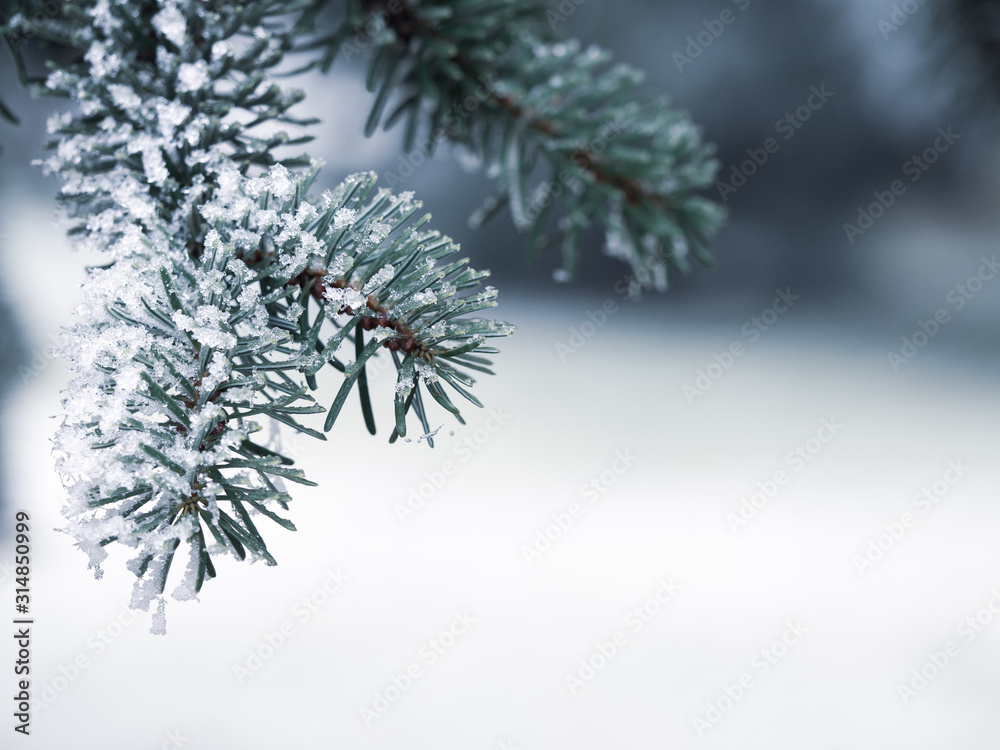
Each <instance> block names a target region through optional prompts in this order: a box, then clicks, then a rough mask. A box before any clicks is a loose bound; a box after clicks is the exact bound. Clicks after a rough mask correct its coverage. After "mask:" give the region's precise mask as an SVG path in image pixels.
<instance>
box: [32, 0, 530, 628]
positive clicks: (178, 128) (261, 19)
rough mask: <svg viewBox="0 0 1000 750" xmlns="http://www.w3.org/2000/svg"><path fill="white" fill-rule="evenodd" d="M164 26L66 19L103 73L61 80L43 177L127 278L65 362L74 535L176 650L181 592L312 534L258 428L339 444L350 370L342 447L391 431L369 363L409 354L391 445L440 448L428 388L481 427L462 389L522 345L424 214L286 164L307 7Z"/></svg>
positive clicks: (104, 294)
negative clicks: (384, 426)
mask: <svg viewBox="0 0 1000 750" xmlns="http://www.w3.org/2000/svg"><path fill="white" fill-rule="evenodd" d="M156 5H157V7H156V9H155V10H156V12H155V13H150V12H147V10H148V9H147V8H146V6H141V5H137V4H134V3H128V2H120V1H116V0H100V2H90V3H88V2H82V3H75V4H71V5H67V6H65V7H63V9H62V12H63V13H64V14H68V15H70V16H74V20H75V21H76V23H75V25H71V26H70V27H69V28H72V29H74V31H73V32H71V33H72V35H73V36H74V41H75V43H76V44H77V45H78V46H81V47H83V48H85V49H86V50H87V52H86V54H85V55H84V57H83V59H82V61H81V62H79V63H76V64H71V65H69V66H67V67H64V68H61V69H58V70H56V71H55V72H54V73H52V75H51V76H50V77H49V79H48V82H47V89H48V90H50V91H52V92H56V93H61V94H65V95H67V96H69V97H71V98H72V99H74V100H75V102H76V103H77V105H78V109H77V111H76V113H75V114H72V115H59V116H56V117H53V118H52V119H51V120H50V132H51V133H52V135H53V136H54V140H53V143H52V147H53V155H52V156H51V157H50V158H48V159H47V160H45V162H44V163H43V166H44V167H45V169H46V170H47V171H48V172H50V173H54V174H58V175H59V176H60V177H61V178H62V180H63V188H62V191H61V198H62V200H63V203H64V206H65V211H66V214H67V215H68V217H69V218H70V219H71V220H73V221H74V222H75V224H74V228H73V229H72V230H71V233H72V234H73V236H74V239H75V241H76V243H77V244H78V245H80V246H82V247H84V248H87V249H90V250H97V251H101V252H103V253H105V254H106V257H107V261H108V262H107V264H106V265H105V266H103V267H101V268H99V269H96V270H93V271H91V273H90V274H89V276H88V279H87V281H86V284H85V292H86V301H85V303H84V304H83V305H82V306H81V308H80V309H79V310H78V311H77V317H76V323H75V325H74V326H73V328H72V336H71V343H70V344H69V345H68V346H67V347H66V349H65V352H64V355H65V357H66V359H67V360H68V362H69V369H70V377H71V381H70V385H69V387H68V389H67V391H66V395H65V399H64V402H63V404H64V418H63V421H62V425H61V427H60V429H59V431H58V434H57V437H56V441H55V452H56V456H57V465H58V470H59V473H60V475H61V476H62V478H63V481H64V483H65V485H66V487H67V489H68V492H69V501H68V503H67V505H66V507H65V515H66V517H67V519H68V522H69V523H68V525H67V528H66V531H67V532H68V533H69V534H70V535H71V536H72V537H73V538H74V539H75V540H76V542H77V544H78V545H79V546H80V547H81V549H83V550H84V551H85V552H86V553H87V554H88V555H89V557H90V562H91V566H92V567H93V568H94V570H95V573H96V574H97V575H98V576H99V575H100V574H101V564H102V562H104V560H105V558H106V557H107V551H106V550H107V548H109V546H111V545H113V544H119V545H124V546H126V547H130V548H132V550H133V552H132V559H131V560H130V562H129V563H128V568H129V569H130V570H131V571H132V572H133V573H134V574H135V575H136V577H137V581H136V584H135V588H134V592H133V597H132V606H133V607H134V608H138V609H142V610H148V609H149V605H150V603H152V602H153V601H157V611H156V614H155V616H154V629H156V630H157V631H162V630H163V627H164V622H165V619H164V611H163V603H164V599H163V597H164V595H165V594H166V593H167V579H168V576H169V575H170V571H171V569H172V568H176V569H177V570H176V571H175V573H176V575H175V576H174V578H175V579H177V584H176V586H175V587H174V588H172V590H171V591H170V594H171V595H172V596H173V597H174V598H175V599H180V600H184V599H191V598H194V597H195V596H196V595H197V594H198V592H199V591H200V589H201V587H202V584H203V583H204V581H205V580H206V579H207V578H212V577H214V576H215V574H216V569H215V565H214V563H213V556H215V555H218V554H224V553H228V554H232V555H234V556H235V557H237V558H239V559H247V558H249V559H250V560H251V561H256V560H262V561H264V563H265V564H268V565H273V564H274V563H275V560H274V558H273V557H272V555H271V554H270V552H268V550H267V546H266V544H265V542H264V539H263V537H262V535H261V533H260V531H259V530H258V524H260V523H261V522H268V521H273V522H275V523H278V524H279V525H281V526H283V527H285V528H286V529H290V530H294V526H293V525H292V523H291V521H289V520H288V519H287V518H286V517H285V516H284V512H285V511H287V510H288V501H289V500H290V499H291V498H290V496H289V495H288V493H287V492H286V491H285V489H284V484H283V483H282V480H290V481H292V482H296V483H301V484H312V483H311V482H309V481H308V480H306V479H305V477H304V475H303V473H302V472H301V471H300V470H298V469H294V468H292V467H291V464H292V461H291V460H290V459H288V458H287V457H285V456H283V455H280V454H279V453H277V452H275V451H273V450H271V449H269V448H268V447H266V445H264V444H262V443H263V442H266V441H258V440H257V439H255V433H257V432H258V431H259V430H261V428H262V426H263V425H262V424H259V423H258V420H263V421H267V422H269V423H271V424H273V423H274V422H278V423H281V424H284V425H286V426H288V427H291V428H292V429H294V430H298V431H300V432H303V433H305V434H309V435H312V436H314V437H317V438H319V439H323V440H325V439H326V438H325V435H324V434H323V433H321V432H318V431H317V430H315V429H313V428H311V427H309V426H307V425H306V424H304V423H303V422H302V421H301V420H302V418H303V417H306V416H308V415H310V414H315V413H320V412H323V411H327V410H326V409H325V408H324V407H323V406H322V405H320V404H318V403H317V402H316V401H315V400H314V399H313V397H312V396H310V395H309V391H310V390H314V389H315V388H316V387H317V385H318V383H317V377H316V376H317V374H318V373H319V372H320V370H323V369H337V370H339V371H340V372H341V373H342V376H341V381H342V384H343V385H342V386H341V388H340V389H339V391H338V393H337V396H336V398H335V399H334V401H333V406H332V408H331V409H330V410H329V411H328V413H327V418H326V421H325V423H324V427H325V429H326V430H327V431H328V430H329V429H331V427H332V426H333V423H334V421H335V420H336V417H337V415H338V414H339V413H340V410H341V408H342V407H343V404H344V402H345V401H346V398H347V396H348V394H349V392H350V391H351V390H352V389H353V387H354V386H355V385H356V386H357V392H358V393H359V396H360V400H361V405H362V410H363V413H364V415H365V420H366V422H367V424H368V426H369V429H371V430H372V431H374V414H373V410H372V407H371V404H370V402H369V398H368V389H367V381H366V378H365V363H366V362H367V361H368V359H370V358H371V357H372V356H374V355H375V354H376V353H377V352H379V351H381V350H382V349H388V350H389V353H390V356H391V357H392V358H393V359H394V361H395V363H396V365H397V368H398V372H399V387H398V388H397V391H396V398H395V404H394V411H395V414H394V417H395V419H394V421H395V430H394V431H393V433H392V436H391V438H390V441H392V440H394V439H396V438H397V437H398V436H401V435H404V434H405V432H406V417H407V414H408V412H409V411H410V410H411V409H412V410H413V412H414V413H415V414H416V415H417V417H418V419H419V420H420V421H421V423H422V426H423V427H424V432H428V431H429V430H428V429H427V416H426V410H425V404H424V402H423V399H422V397H421V386H422V387H424V388H425V389H426V390H427V392H428V393H430V394H431V396H432V397H433V399H434V400H435V401H437V402H438V403H439V404H441V405H442V406H443V407H444V408H445V409H447V410H448V411H451V412H453V413H455V415H456V417H457V418H459V419H461V417H460V415H459V410H458V408H457V407H456V406H455V405H454V403H453V402H452V401H451V399H450V398H449V396H448V395H447V394H446V392H445V390H444V388H443V385H442V384H443V383H446V384H447V385H449V386H450V387H451V388H452V389H453V390H454V392H456V393H458V394H460V395H462V396H463V397H464V398H466V399H468V400H469V401H471V402H472V403H474V404H476V405H480V404H479V402H478V400H477V399H476V397H475V396H473V395H472V394H471V393H470V392H469V391H468V390H467V389H468V388H469V387H470V386H471V385H472V384H473V382H474V381H473V378H472V376H471V375H470V374H469V372H468V371H481V372H487V373H489V372H491V371H490V369H489V365H490V364H491V363H490V361H489V360H488V359H486V358H484V357H483V356H482V355H483V354H489V353H493V352H495V351H496V350H494V349H491V348H488V347H485V346H483V343H484V341H485V340H486V338H489V337H494V336H504V335H507V334H509V333H510V331H511V330H512V329H511V327H510V326H507V325H504V324H498V323H495V322H493V321H488V320H480V319H476V318H468V317H465V316H466V315H467V314H468V313H472V312H476V311H478V310H482V309H485V308H488V307H492V306H494V305H495V304H496V302H495V292H494V291H493V290H492V289H491V288H489V287H487V288H486V290H485V291H479V284H480V280H481V279H482V278H484V277H485V276H486V275H487V274H486V273H484V272H477V271H474V270H472V269H471V268H468V266H467V265H466V264H467V261H466V260H464V259H462V260H457V261H451V260H449V261H447V262H442V264H441V265H440V266H439V265H438V262H439V261H442V259H445V258H446V257H447V256H450V255H451V254H453V253H454V252H455V251H456V250H457V249H458V248H457V246H456V245H455V244H454V243H452V242H451V241H450V240H449V239H448V238H447V237H442V236H441V235H440V234H439V233H438V232H435V231H432V230H428V229H427V228H426V224H427V222H428V221H429V218H430V217H429V216H422V217H417V216H416V214H417V212H418V211H419V208H420V204H419V203H418V202H416V201H414V200H413V198H412V195H410V194H402V195H399V196H394V195H392V194H391V193H390V192H389V191H388V190H376V189H375V177H374V175H371V174H361V175H355V176H353V177H350V178H348V179H347V180H345V181H344V182H343V183H341V184H340V185H339V186H338V187H337V188H336V189H335V190H332V191H327V192H325V193H323V194H322V195H321V196H318V197H316V198H313V197H311V196H310V188H311V186H312V184H313V182H314V180H315V179H316V176H317V172H318V169H319V163H318V162H316V161H313V160H309V159H307V158H301V157H295V158H286V159H279V158H278V156H277V155H275V153H274V152H275V151H276V150H277V149H279V148H281V147H282V146H284V145H287V144H288V143H290V142H291V140H292V139H290V137H289V136H288V135H287V134H286V133H284V132H282V131H280V130H277V129H276V128H275V127H274V124H275V123H279V124H280V123H294V124H300V125H301V124H303V121H299V120H295V119H294V118H292V117H291V116H290V115H289V114H288V110H289V108H290V107H291V106H292V105H293V104H294V103H295V102H297V101H298V100H299V99H300V98H301V94H300V93H298V92H294V91H292V92H287V91H284V90H282V89H281V88H280V87H278V86H276V85H274V84H273V83H271V82H270V80H269V79H268V77H267V71H268V69H270V68H272V67H273V66H275V65H277V64H278V63H279V62H280V61H281V58H282V55H283V52H284V50H286V49H288V48H289V46H290V44H289V38H290V35H291V34H292V33H293V31H292V28H293V27H292V26H290V25H289V24H290V22H289V21H288V17H289V15H290V14H294V13H295V12H301V11H303V9H304V8H306V7H307V4H305V5H303V4H298V3H294V2H259V3H253V4H249V5H246V6H240V7H238V8H237V7H235V6H232V5H230V4H228V3H222V2H184V1H183V0H163V1H162V2H160V3H158V4H156ZM63 31H65V29H63ZM53 33H55V32H53ZM237 113H239V116H237ZM263 124H268V125H270V127H269V128H267V129H266V130H263V131H262V130H261V129H260V126H261V125H263ZM302 167H307V168H306V169H302ZM365 332H371V336H370V338H369V340H368V341H367V342H366V341H365ZM342 348H353V357H354V358H353V361H351V362H350V364H345V362H344V361H342V359H341V357H340V356H338V355H340V353H341V349H342ZM326 365H330V366H331V367H330V368H326ZM269 426H270V425H269Z"/></svg>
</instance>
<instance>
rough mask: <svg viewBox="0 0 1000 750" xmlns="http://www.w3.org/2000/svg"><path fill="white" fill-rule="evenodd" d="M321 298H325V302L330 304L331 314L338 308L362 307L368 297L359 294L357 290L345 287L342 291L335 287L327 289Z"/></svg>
mask: <svg viewBox="0 0 1000 750" xmlns="http://www.w3.org/2000/svg"><path fill="white" fill-rule="evenodd" d="M323 296H324V297H326V299H327V301H328V302H330V304H331V309H330V312H331V313H335V312H337V309H338V307H344V306H348V307H352V308H354V307H358V308H361V307H364V306H365V304H366V303H367V302H368V297H367V296H365V295H364V294H362V293H361V292H359V291H358V290H357V289H352V288H351V287H345V288H343V289H338V288H337V287H329V288H327V289H326V291H324V293H323Z"/></svg>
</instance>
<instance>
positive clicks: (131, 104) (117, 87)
mask: <svg viewBox="0 0 1000 750" xmlns="http://www.w3.org/2000/svg"><path fill="white" fill-rule="evenodd" d="M108 93H109V94H111V99H112V100H113V101H114V103H115V104H117V105H118V106H119V107H121V108H122V109H124V110H134V109H139V107H140V106H142V99H140V98H139V95H138V94H136V93H135V91H133V90H132V87H131V86H124V85H122V84H120V83H113V84H111V85H110V86H108Z"/></svg>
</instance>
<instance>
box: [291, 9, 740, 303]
mask: <svg viewBox="0 0 1000 750" xmlns="http://www.w3.org/2000/svg"><path fill="white" fill-rule="evenodd" d="M546 10H547V6H546V5H544V4H542V3H539V2H538V1H537V0H508V1H507V2H495V1H494V0H348V2H347V5H346V15H345V18H344V20H343V22H342V23H341V24H340V25H339V27H338V28H337V29H336V30H335V31H334V32H333V33H331V34H328V35H319V36H318V37H317V38H315V39H313V40H311V41H309V42H307V43H304V44H301V45H300V48H301V49H304V50H314V49H319V50H321V52H322V54H321V56H320V57H319V59H318V60H317V61H316V63H315V64H316V65H318V66H319V67H321V68H323V69H328V68H329V67H330V66H331V65H332V63H333V61H334V60H335V59H336V57H337V55H338V53H339V54H341V55H342V56H346V57H353V56H355V55H357V54H360V53H361V52H362V51H364V50H366V49H368V48H373V51H372V53H371V55H370V65H369V70H368V76H367V84H368V88H369V89H370V90H371V91H372V92H373V93H374V94H375V97H374V100H373V104H372V107H371V110H370V114H369V116H368V121H367V125H366V132H367V133H369V134H370V133H372V132H374V130H375V129H376V128H377V127H378V126H379V125H380V124H383V125H384V126H385V127H391V126H392V125H393V124H395V123H396V122H397V121H400V120H405V128H404V138H403V140H404V149H405V150H406V151H412V150H413V149H414V148H415V147H417V146H418V145H419V146H420V147H421V148H422V149H423V150H424V151H426V152H427V153H430V152H432V151H433V150H434V148H435V147H436V145H438V144H439V143H440V142H441V141H443V140H448V141H450V142H453V143H456V144H459V145H460V146H462V147H463V148H465V149H467V150H468V152H470V153H471V154H472V155H473V156H474V157H475V159H476V160H478V163H480V164H483V165H485V166H486V167H487V171H488V174H490V175H491V176H494V177H496V178H497V180H498V182H499V186H500V193H499V195H498V196H496V197H491V198H490V199H488V200H487V202H486V203H485V204H484V205H483V207H482V208H481V209H480V210H479V211H477V212H476V214H475V215H474V216H473V217H472V220H471V223H472V224H473V226H478V225H480V224H482V223H483V221H485V220H486V219H487V218H489V217H491V216H492V215H493V214H494V213H495V212H496V211H497V210H499V209H500V208H502V207H503V206H505V205H506V206H508V207H509V209H510V213H511V216H512V218H513V221H514V224H515V225H516V226H517V228H518V229H520V230H522V231H525V232H527V233H529V235H530V239H529V252H530V253H531V254H532V255H534V254H535V253H537V252H538V251H540V250H542V249H544V248H546V247H549V246H552V245H556V244H558V245H561V249H562V258H563V267H562V269H561V271H560V272H559V273H558V274H557V278H568V277H569V276H570V275H571V274H572V272H573V270H574V269H575V268H576V266H577V263H578V248H579V244H580V237H581V234H582V233H583V232H584V231H585V230H586V229H587V228H588V227H590V226H591V225H592V224H595V223H596V224H598V225H600V226H601V227H602V228H603V229H604V231H605V233H606V237H607V241H606V244H605V250H606V252H607V253H608V254H609V255H612V256H614V257H617V258H620V259H621V260H623V261H625V262H627V263H628V264H629V265H630V266H631V269H632V272H633V280H634V284H635V285H636V286H637V287H639V288H656V289H659V290H663V289H665V288H666V286H667V280H668V272H669V271H672V270H685V269H686V268H687V266H688V262H687V258H688V256H689V255H694V257H696V258H697V259H698V260H699V261H701V262H702V263H704V264H706V265H711V258H710V256H709V254H708V252H707V237H708V236H709V235H711V234H712V233H714V232H715V230H716V229H717V228H718V227H719V225H720V223H721V221H722V218H723V213H722V211H721V209H720V208H719V207H718V206H717V205H716V204H714V203H712V202H710V201H708V200H706V199H705V198H703V197H701V196H700V195H698V192H699V191H701V190H703V189H705V188H706V187H708V186H710V185H711V184H712V181H713V179H714V175H715V173H716V170H717V164H716V162H715V161H714V160H713V159H712V158H711V157H712V153H713V149H712V147H711V146H708V145H706V144H704V143H703V142H702V140H701V136H700V133H699V131H698V129H697V128H696V127H695V126H694V125H693V124H692V123H691V121H690V120H689V118H688V117H687V115H685V114H683V113H681V112H678V111H676V110H674V109H672V108H671V107H670V106H669V105H668V104H667V102H666V100H663V99H656V100H650V99H645V98H643V97H642V96H641V95H639V93H638V91H637V87H638V85H639V83H640V82H641V81H642V77H643V76H642V74H641V73H640V72H639V71H637V70H635V69H634V68H631V67H629V66H627V65H623V64H611V56H610V54H608V53H607V52H605V51H603V50H601V49H599V48H597V47H595V46H590V47H587V48H586V49H584V48H582V46H581V45H580V44H579V42H577V41H575V40H570V41H562V40H560V39H558V38H556V36H555V35H554V33H553V32H552V30H551V28H550V27H549V26H547V25H546V23H545V20H546ZM309 18H311V17H309ZM315 27H316V28H321V27H322V23H320V22H319V21H316V23H315ZM421 131H423V132H425V133H426V136H425V138H424V139H420V137H419V136H420V133H421ZM394 179H399V177H398V176H395V175H393V174H390V175H389V180H390V183H392V182H393V180H394Z"/></svg>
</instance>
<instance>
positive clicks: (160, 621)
mask: <svg viewBox="0 0 1000 750" xmlns="http://www.w3.org/2000/svg"><path fill="white" fill-rule="evenodd" d="M149 632H150V633H152V634H153V635H166V634H167V602H166V600H165V599H164V598H163V597H157V598H156V612H155V613H153V623H152V625H151V626H150V628H149Z"/></svg>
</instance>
